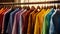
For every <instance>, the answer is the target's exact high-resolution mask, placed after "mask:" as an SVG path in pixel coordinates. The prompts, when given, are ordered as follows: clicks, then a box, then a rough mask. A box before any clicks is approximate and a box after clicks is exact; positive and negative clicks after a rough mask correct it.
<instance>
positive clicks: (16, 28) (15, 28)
mask: <svg viewBox="0 0 60 34" xmlns="http://www.w3.org/2000/svg"><path fill="white" fill-rule="evenodd" d="M23 11H24V9H21V10H20V11H19V12H17V13H16V14H15V19H14V24H13V29H12V34H19V33H20V27H19V20H20V13H22V12H23Z"/></svg>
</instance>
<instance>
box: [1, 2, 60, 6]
mask: <svg viewBox="0 0 60 34" xmlns="http://www.w3.org/2000/svg"><path fill="white" fill-rule="evenodd" d="M51 3H60V1H47V2H29V3H14V2H11V3H10V2H4V3H0V5H26V4H51Z"/></svg>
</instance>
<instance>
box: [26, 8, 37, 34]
mask: <svg viewBox="0 0 60 34" xmlns="http://www.w3.org/2000/svg"><path fill="white" fill-rule="evenodd" d="M37 12H38V11H37V9H35V10H34V11H33V12H31V13H30V14H29V21H28V30H27V34H33V33H34V29H33V25H34V23H33V18H34V14H35V13H37Z"/></svg>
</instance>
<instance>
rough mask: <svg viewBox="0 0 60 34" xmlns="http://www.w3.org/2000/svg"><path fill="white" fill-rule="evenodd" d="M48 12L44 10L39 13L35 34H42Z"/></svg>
mask: <svg viewBox="0 0 60 34" xmlns="http://www.w3.org/2000/svg"><path fill="white" fill-rule="evenodd" d="M45 12H46V10H45V9H42V10H41V12H39V13H38V14H37V16H36V22H35V29H34V34H41V31H42V26H43V19H42V18H43V16H44V14H45Z"/></svg>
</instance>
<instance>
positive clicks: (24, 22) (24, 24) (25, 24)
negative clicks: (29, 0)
mask: <svg viewBox="0 0 60 34" xmlns="http://www.w3.org/2000/svg"><path fill="white" fill-rule="evenodd" d="M32 11H33V9H30V10H28V11H27V12H25V13H24V14H22V34H27V27H28V17H29V14H30V13H31V12H32Z"/></svg>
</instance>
